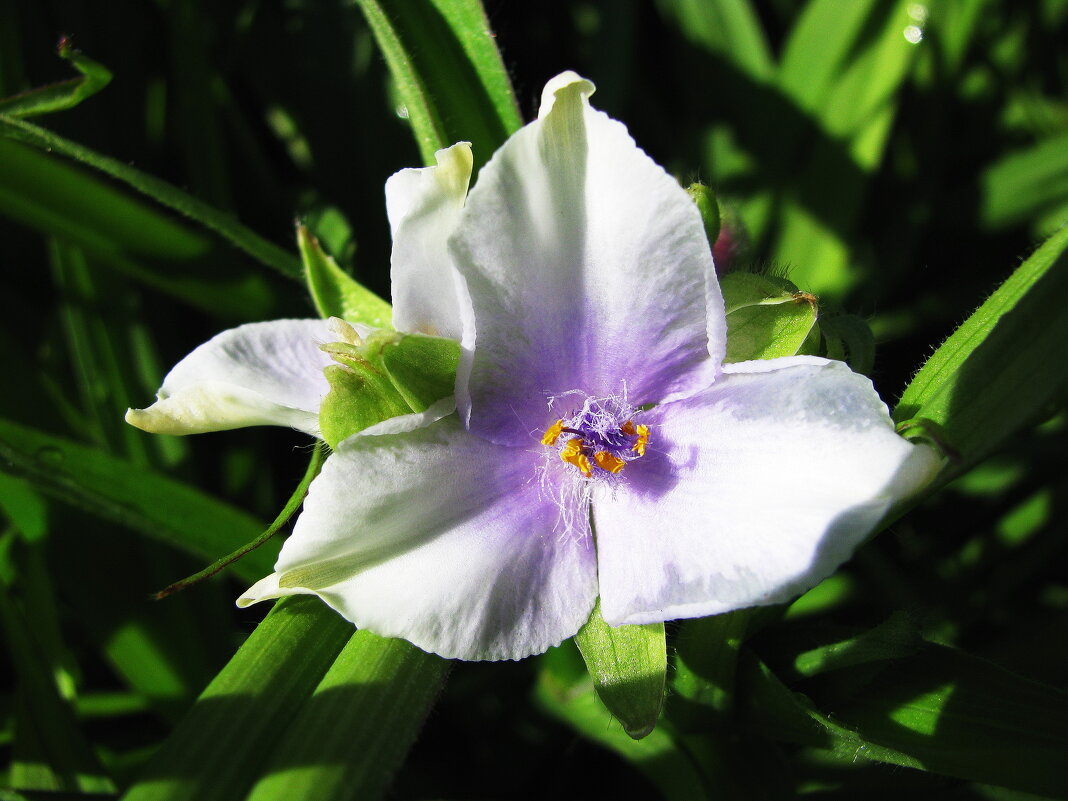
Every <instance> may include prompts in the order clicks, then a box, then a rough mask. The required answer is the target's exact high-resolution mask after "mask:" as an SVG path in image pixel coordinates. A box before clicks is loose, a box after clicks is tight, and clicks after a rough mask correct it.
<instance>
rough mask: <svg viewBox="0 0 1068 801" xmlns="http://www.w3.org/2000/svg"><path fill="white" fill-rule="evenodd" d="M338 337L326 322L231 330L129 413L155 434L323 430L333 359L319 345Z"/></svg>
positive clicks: (187, 361)
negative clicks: (328, 368)
mask: <svg viewBox="0 0 1068 801" xmlns="http://www.w3.org/2000/svg"><path fill="white" fill-rule="evenodd" d="M358 328H360V329H361V330H362V331H365V330H366V329H365V328H363V327H358ZM334 339H336V336H334V335H333V334H331V332H330V330H329V328H328V327H327V323H326V321H325V320H274V321H271V322H266V323H249V324H248V325H242V326H238V327H237V328H232V329H230V330H229V331H223V332H222V333H221V334H219V335H218V336H216V337H214V338H212V339H210V340H208V341H207V342H205V343H204V344H203V345H201V346H200V347H198V348H197V349H196V350H194V351H193V352H192V353H190V354H189V355H188V356H186V357H185V358H184V359H182V360H181V361H180V362H178V364H177V365H175V367H174V369H173V370H171V371H170V373H168V374H167V377H166V378H164V379H163V386H162V387H160V389H159V392H157V393H156V396H157V398H158V400H157V401H156V402H155V403H154V404H152V405H151V406H149V407H148V408H147V409H130V410H129V411H127V412H126V422H128V423H130V424H131V425H134V426H137V427H138V428H141V429H144V430H145V431H150V432H152V433H154V434H200V433H204V432H206V431H225V430H226V429H230V428H241V427H243V426H255V425H279V426H290V427H292V428H296V429H298V430H300V431H303V432H305V433H307V434H311V435H313V436H316V435H318V433H319V404H320V402H321V401H322V398H323V396H324V395H326V393H327V392H329V391H330V385H329V384H328V383H327V381H326V378H325V377H324V376H323V368H324V367H325V366H326V365H328V364H330V357H329V356H327V355H326V354H325V353H323V352H322V351H321V350H319V345H321V344H323V343H325V342H331V341H333V340H334Z"/></svg>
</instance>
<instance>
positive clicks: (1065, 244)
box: [894, 226, 1068, 468]
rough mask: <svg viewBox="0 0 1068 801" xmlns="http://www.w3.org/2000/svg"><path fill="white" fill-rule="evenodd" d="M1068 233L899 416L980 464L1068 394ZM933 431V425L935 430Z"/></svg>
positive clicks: (904, 399)
mask: <svg viewBox="0 0 1068 801" xmlns="http://www.w3.org/2000/svg"><path fill="white" fill-rule="evenodd" d="M1066 251H1068V226H1066V227H1064V228H1062V229H1061V230H1060V231H1058V232H1057V233H1056V234H1054V235H1053V236H1052V237H1050V238H1049V239H1048V240H1046V242H1045V243H1044V244H1043V245H1042V246H1041V247H1040V248H1038V250H1036V251H1035V252H1034V254H1032V256H1031V257H1030V258H1029V259H1028V260H1027V261H1025V262H1024V263H1023V264H1021V265H1020V266H1019V267H1018V268H1017V269H1016V271H1015V272H1013V274H1012V275H1011V276H1010V277H1009V279H1008V280H1007V281H1005V283H1004V284H1002V285H1001V286H1000V287H999V288H998V289H997V291H996V292H994V294H992V295H991V296H990V297H989V298H988V299H987V300H986V302H985V303H983V305H982V306H980V307H979V309H978V310H976V312H975V313H974V314H972V316H971V317H969V318H968V319H967V320H966V321H965V322H964V323H963V324H962V325H961V326H960V328H958V329H957V330H956V331H955V332H953V335H952V336H950V337H949V339H947V340H946V341H945V342H944V343H943V344H942V346H941V347H940V348H938V350H937V351H935V352H934V354H932V356H931V358H930V359H928V360H927V362H926V364H924V366H923V368H922V369H921V370H920V371H919V373H917V374H916V377H915V378H914V379H913V380H912V383H910V384H909V386H908V388H907V389H906V390H905V392H904V394H903V395H902V396H901V401H900V403H899V404H898V406H897V408H896V409H895V410H894V419H895V421H897V422H898V424H899V427H901V426H903V425H910V426H913V427H915V428H916V430H915V431H914V432H913V433H919V434H923V433H924V430H925V427H927V428H929V429H930V432H929V433H930V435H931V436H933V437H934V438H936V439H944V440H945V444H947V445H948V446H949V447H951V448H952V449H953V451H954V452H956V453H958V454H959V455H960V457H961V459H962V462H961V464H960V465H959V468H963V467H966V466H968V465H972V464H974V463H976V462H978V461H979V460H980V459H982V458H983V457H984V456H986V455H987V454H989V453H991V452H992V451H994V450H996V449H997V448H998V447H1000V446H1001V445H1002V444H1003V443H1004V442H1005V441H1006V440H1007V439H1008V438H1009V437H1011V436H1012V435H1013V434H1015V433H1016V432H1017V431H1019V430H1020V429H1021V428H1023V427H1024V426H1026V425H1027V424H1029V423H1034V422H1038V420H1039V418H1040V416H1041V415H1042V413H1043V411H1044V410H1045V409H1046V408H1047V405H1048V404H1050V403H1051V402H1053V401H1055V400H1057V399H1058V398H1061V397H1063V393H1064V392H1065V390H1066V388H1068V360H1065V359H1063V358H1060V357H1059V356H1058V355H1057V354H1058V352H1059V350H1060V349H1061V348H1062V347H1063V345H1064V343H1065V342H1068V310H1066V309H1065V303H1064V298H1066V297H1068V254H1066ZM929 424H933V425H929Z"/></svg>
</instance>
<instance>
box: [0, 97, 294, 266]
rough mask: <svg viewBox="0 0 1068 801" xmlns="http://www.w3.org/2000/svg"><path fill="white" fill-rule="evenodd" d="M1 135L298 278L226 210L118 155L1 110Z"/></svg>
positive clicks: (276, 251) (285, 259) (280, 254)
mask: <svg viewBox="0 0 1068 801" xmlns="http://www.w3.org/2000/svg"><path fill="white" fill-rule="evenodd" d="M0 136H5V137H7V138H9V139H16V140H19V141H22V142H25V143H27V144H30V145H33V146H34V147H36V148H39V149H41V150H49V151H55V152H56V153H60V154H62V155H64V156H67V157H69V158H72V159H75V160H76V161H80V162H81V163H83V164H86V165H88V166H90V167H93V168H94V169H97V170H100V171H101V172H103V173H105V174H107V175H110V176H111V177H112V178H115V179H117V180H119V181H121V182H123V183H125V184H127V185H128V186H131V187H133V188H134V189H136V190H137V191H138V192H141V193H142V194H145V195H147V196H148V197H150V198H152V199H153V200H155V201H156V202H158V203H160V204H162V205H163V206H166V207H168V208H170V209H174V210H175V211H177V212H179V213H181V214H184V215H186V216H187V217H189V218H191V219H193V220H195V221H196V222H198V223H200V224H201V225H203V226H204V227H205V228H209V229H211V230H212V231H214V232H215V233H217V234H219V235H220V236H221V237H223V238H224V239H226V240H227V241H229V242H230V243H232V244H233V245H235V246H237V247H238V248H240V249H241V250H243V251H245V252H246V253H247V254H248V255H249V256H251V257H252V258H253V259H255V260H256V261H258V262H260V263H261V264H265V265H267V266H268V267H273V268H274V269H275V270H277V271H278V272H280V273H282V274H283V275H286V276H288V277H290V278H295V279H297V280H300V278H301V272H302V271H301V267H300V261H299V260H298V259H297V258H296V257H295V256H292V255H291V254H289V253H286V252H285V251H284V250H282V249H281V248H279V247H278V246H277V245H274V244H272V243H271V242H268V241H267V240H265V239H263V238H262V237H261V236H259V235H258V234H256V233H254V232H253V231H251V230H249V229H248V228H246V227H245V226H243V225H241V224H240V223H238V222H235V221H234V220H233V219H232V218H231V217H230V216H229V215H228V214H226V213H224V212H222V211H219V210H218V209H216V208H214V207H212V206H209V205H208V204H207V203H204V202H203V201H200V200H197V199H196V198H195V197H192V196H191V195H188V194H186V193H185V192H182V191H181V190H179V189H177V188H175V187H173V186H171V185H170V184H168V183H167V182H166V181H162V180H160V179H159V178H156V177H154V176H151V175H148V174H146V173H143V172H141V171H140V170H138V169H135V168H134V167H131V166H130V165H129V164H125V163H123V162H121V161H118V160H117V159H113V158H110V157H108V156H104V155H101V154H100V153H97V152H95V151H93V150H91V149H89V148H87V147H85V146H83V145H80V144H78V143H77V142H72V141H70V140H68V139H64V138H63V137H61V136H59V135H58V134H54V133H52V132H51V131H49V130H47V129H45V128H40V127H38V126H36V125H31V124H30V123H28V122H25V121H23V120H19V119H16V118H14V117H9V116H7V115H4V114H0Z"/></svg>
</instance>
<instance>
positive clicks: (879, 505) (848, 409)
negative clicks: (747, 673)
mask: <svg viewBox="0 0 1068 801" xmlns="http://www.w3.org/2000/svg"><path fill="white" fill-rule="evenodd" d="M776 362H785V363H786V364H785V365H777V364H776ZM793 362H794V360H793V359H782V360H768V361H767V362H764V363H759V364H758V363H753V365H754V370H755V371H753V372H737V368H738V365H734V367H735V372H734V373H733V374H725V375H722V376H721V377H720V378H719V379H718V380H717V381H716V383H715V385H713V387H712V388H711V389H710V390H708V391H707V392H704V393H702V394H700V395H696V396H694V397H691V398H688V399H685V400H681V401H677V402H675V403H669V404H665V405H663V406H660V407H658V408H656V409H653V410H651V411H649V412H648V413H647V415H646V416H645V417H644V418H643V421H644V422H647V423H648V424H649V425H650V428H651V430H652V433H651V437H650V441H649V449H648V453H647V455H646V456H645V457H644V458H642V459H641V460H638V461H636V462H634V463H632V464H630V465H628V466H627V479H628V480H627V482H626V483H624V484H621V485H620V486H619V487H617V488H616V489H615V491H614V492H612V491H611V490H607V491H601V492H599V493H597V492H595V494H594V499H593V520H594V527H595V530H596V533H597V548H598V572H599V577H600V589H601V608H602V612H603V614H604V618H605V620H607V621H608V622H609V623H610V624H613V625H618V624H621V623H647V622H654V621H660V620H670V619H672V618H679V617H698V616H703V615H711V614H718V613H720V612H726V611H730V610H732V609H738V608H742V607H747V606H756V605H764V604H773V603H779V602H782V601H786V600H789V599H790V598H792V597H794V596H795V595H798V594H800V593H801V592H803V591H805V590H807V589H808V588H810V587H812V586H813V585H815V584H816V583H817V582H819V581H820V580H821V579H823V578H825V577H826V576H827V575H829V574H830V573H831V572H832V571H833V570H834V569H835V568H836V567H837V566H838V565H839V564H841V563H842V562H843V561H845V560H846V559H847V558H849V556H850V555H851V554H852V552H853V550H854V548H856V547H857V545H859V544H860V543H861V542H862V541H863V540H864V538H865V537H866V536H867V535H868V534H869V533H870V532H871V530H872V528H873V527H874V526H875V525H876V524H877V523H878V521H879V520H880V519H881V518H882V517H883V516H884V515H885V514H886V512H887V510H888V509H889V508H890V507H891V505H892V504H893V503H894V502H895V501H898V500H900V499H902V498H905V497H907V496H909V495H911V494H913V493H915V492H916V491H918V490H919V489H921V488H922V487H923V486H925V485H926V484H927V483H928V482H929V481H930V480H931V479H932V478H933V476H934V474H935V473H936V472H937V470H938V467H939V459H938V457H937V456H936V455H935V453H934V451H933V450H931V449H930V448H928V447H926V446H923V445H913V444H910V443H909V442H907V441H906V440H904V439H902V438H901V437H899V436H897V435H896V434H895V433H894V430H893V426H892V424H891V422H890V419H889V416H888V414H887V409H886V406H885V405H884V404H883V403H882V401H880V400H879V398H878V396H877V395H876V394H875V391H874V389H873V388H872V386H871V382H870V381H868V379H866V378H864V377H863V376H860V375H857V374H855V373H853V372H851V371H850V370H849V368H848V367H846V366H845V365H844V364H842V363H840V362H831V361H824V362H823V364H811V363H800V364H797V363H793Z"/></svg>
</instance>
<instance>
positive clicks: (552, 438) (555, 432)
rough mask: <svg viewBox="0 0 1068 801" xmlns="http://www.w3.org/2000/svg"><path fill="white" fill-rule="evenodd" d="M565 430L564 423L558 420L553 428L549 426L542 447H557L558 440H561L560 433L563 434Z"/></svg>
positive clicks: (542, 439)
mask: <svg viewBox="0 0 1068 801" xmlns="http://www.w3.org/2000/svg"><path fill="white" fill-rule="evenodd" d="M563 430H564V421H563V420H557V421H556V422H555V423H553V424H552V425H551V426H549V427H548V428H547V429H545V434H544V436H542V438H541V444H542V445H555V444H556V440H557V439H559V438H560V432H562V431H563Z"/></svg>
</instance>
